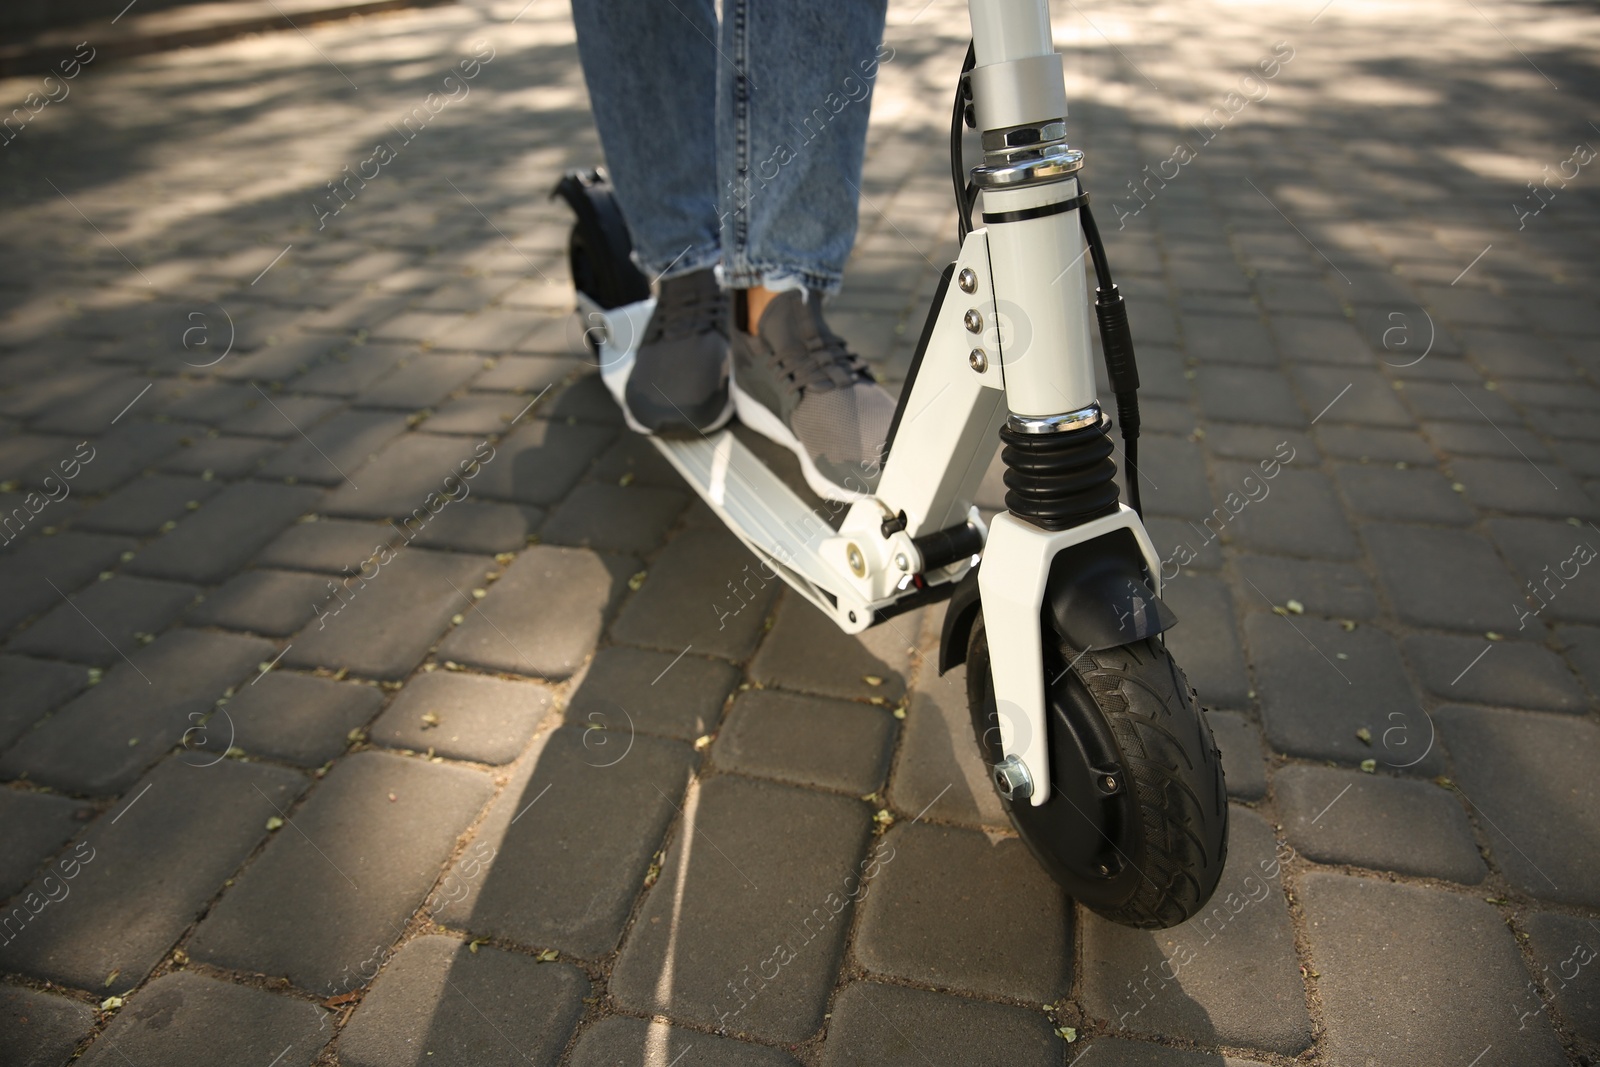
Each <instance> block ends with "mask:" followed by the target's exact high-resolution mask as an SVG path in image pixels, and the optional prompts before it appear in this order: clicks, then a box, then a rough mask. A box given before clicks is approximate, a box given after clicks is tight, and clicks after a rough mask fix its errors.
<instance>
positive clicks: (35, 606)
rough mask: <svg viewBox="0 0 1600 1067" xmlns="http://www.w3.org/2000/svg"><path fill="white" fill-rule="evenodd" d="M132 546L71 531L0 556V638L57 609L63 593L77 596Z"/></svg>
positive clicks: (116, 539) (125, 541)
mask: <svg viewBox="0 0 1600 1067" xmlns="http://www.w3.org/2000/svg"><path fill="white" fill-rule="evenodd" d="M134 545H135V542H133V541H131V540H129V539H128V538H126V537H110V536H107V535H105V534H89V533H75V532H73V531H72V530H68V531H66V532H65V533H60V534H56V535H55V536H53V537H40V538H35V539H33V540H32V541H29V542H28V543H27V544H24V545H21V546H19V547H17V548H14V549H12V550H10V551H9V552H8V553H6V554H5V555H4V556H0V633H4V632H5V631H7V630H10V629H11V628H12V627H14V626H15V625H16V624H17V623H19V622H21V621H22V620H23V619H26V618H28V617H30V616H32V615H37V614H39V613H40V612H43V611H45V610H47V609H49V608H53V607H55V606H56V605H57V604H59V603H61V597H62V594H63V593H72V592H75V591H76V590H77V589H78V587H79V586H81V585H83V583H85V582H87V581H88V580H89V579H90V578H93V577H94V576H95V575H96V574H98V573H99V572H100V571H102V570H104V569H105V568H107V567H109V566H111V565H112V564H113V563H115V562H116V560H117V559H118V558H119V557H120V556H121V555H122V553H124V552H126V551H129V550H131V549H132V548H133V547H134Z"/></svg>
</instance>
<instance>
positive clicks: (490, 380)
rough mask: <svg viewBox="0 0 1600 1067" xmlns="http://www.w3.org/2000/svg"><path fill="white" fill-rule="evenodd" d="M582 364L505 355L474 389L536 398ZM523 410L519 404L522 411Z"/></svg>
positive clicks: (559, 359) (538, 357)
mask: <svg viewBox="0 0 1600 1067" xmlns="http://www.w3.org/2000/svg"><path fill="white" fill-rule="evenodd" d="M578 365H579V364H578V363H577V362H576V361H574V360H571V359H562V358H558V357H554V356H501V357H500V358H499V359H497V360H495V361H494V366H493V367H492V368H491V369H489V370H486V371H484V372H483V374H482V376H481V377H479V378H478V379H477V380H476V381H474V382H473V383H472V387H473V388H474V389H486V390H493V391H495V392H503V393H517V394H522V393H527V394H529V395H532V396H536V395H538V393H539V392H540V390H542V389H544V388H545V387H546V386H551V385H558V384H560V383H561V382H562V381H563V380H564V379H565V378H566V377H567V375H568V374H570V373H571V372H572V371H573V369H574V368H576V367H577V366H578ZM521 407H522V405H521V404H519V405H518V410H520V409H521Z"/></svg>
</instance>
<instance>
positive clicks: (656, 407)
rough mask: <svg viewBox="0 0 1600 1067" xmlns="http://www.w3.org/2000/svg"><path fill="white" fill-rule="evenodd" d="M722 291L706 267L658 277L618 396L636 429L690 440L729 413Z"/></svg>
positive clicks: (715, 427)
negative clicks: (630, 367)
mask: <svg viewBox="0 0 1600 1067" xmlns="http://www.w3.org/2000/svg"><path fill="white" fill-rule="evenodd" d="M728 377H729V374H728V295H727V293H725V292H724V291H723V290H722V289H721V288H719V287H718V285H717V281H716V277H715V275H714V273H713V271H712V269H711V268H709V267H708V268H706V269H705V270H697V271H693V272H691V273H689V274H683V275H680V276H678V277H676V278H669V279H667V280H665V281H663V282H662V283H661V286H660V292H659V294H658V295H657V296H656V308H655V311H654V313H653V314H651V316H650V322H649V324H648V325H647V326H646V327H645V332H644V339H643V340H642V342H641V343H640V345H639V351H638V354H637V355H635V356H634V361H633V370H632V372H631V373H630V374H629V376H628V387H627V390H626V392H625V393H624V394H623V395H624V399H625V400H626V401H627V415H628V424H629V425H630V426H631V427H633V429H635V430H638V431H639V432H641V433H653V434H656V435H658V436H660V437H679V438H684V437H687V438H694V437H700V436H702V435H704V434H708V433H711V432H712V431H713V430H718V429H721V428H722V427H723V426H724V425H726V424H727V422H728V420H729V419H730V418H732V417H733V401H732V398H731V397H730V396H729V395H728Z"/></svg>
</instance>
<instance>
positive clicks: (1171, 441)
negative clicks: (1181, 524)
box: [1117, 434, 1212, 518]
mask: <svg viewBox="0 0 1600 1067" xmlns="http://www.w3.org/2000/svg"><path fill="white" fill-rule="evenodd" d="M1117 462H1118V465H1119V466H1123V465H1124V464H1123V463H1122V457H1121V455H1120V454H1119V455H1118V457H1117ZM1139 472H1140V475H1141V477H1140V493H1141V500H1142V502H1143V504H1144V506H1145V507H1146V508H1147V509H1148V510H1149V511H1150V512H1152V513H1155V514H1162V515H1177V516H1180V517H1183V518H1190V517H1193V516H1196V515H1204V514H1205V513H1206V512H1208V511H1210V510H1211V506H1212V500H1211V490H1210V488H1209V487H1208V486H1207V484H1206V465H1205V460H1204V458H1203V456H1202V455H1201V453H1200V451H1199V450H1198V449H1196V448H1195V447H1194V445H1193V444H1192V443H1191V442H1190V441H1188V440H1187V439H1186V438H1182V437H1175V436H1173V435H1171V434H1146V435H1144V436H1142V437H1141V438H1140V439H1139Z"/></svg>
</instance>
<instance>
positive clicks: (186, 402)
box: [161, 380, 260, 426]
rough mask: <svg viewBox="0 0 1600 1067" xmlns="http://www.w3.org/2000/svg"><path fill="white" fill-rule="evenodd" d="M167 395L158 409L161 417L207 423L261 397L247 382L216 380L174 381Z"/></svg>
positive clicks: (218, 421) (218, 420)
mask: <svg viewBox="0 0 1600 1067" xmlns="http://www.w3.org/2000/svg"><path fill="white" fill-rule="evenodd" d="M170 395H171V396H172V399H171V400H169V401H168V402H167V403H166V404H165V405H164V407H163V410H162V412H161V414H162V415H163V416H164V417H166V418H169V419H176V420H177V421H179V422H197V423H201V424H203V425H206V426H220V425H221V424H222V423H224V422H226V421H227V420H228V419H230V418H232V417H233V416H234V415H237V414H238V413H239V412H241V411H244V410H245V409H246V408H248V407H249V406H250V405H251V404H252V403H254V402H256V401H258V400H259V399H260V394H259V393H257V392H256V391H255V390H254V389H252V388H250V387H249V386H247V385H235V384H234V383H232V382H218V381H189V380H185V381H183V382H182V383H181V384H180V383H174V384H173V385H172V386H171V387H170Z"/></svg>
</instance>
